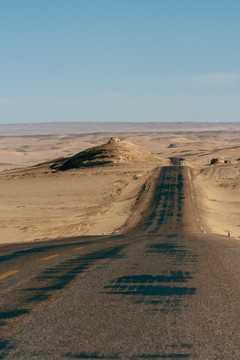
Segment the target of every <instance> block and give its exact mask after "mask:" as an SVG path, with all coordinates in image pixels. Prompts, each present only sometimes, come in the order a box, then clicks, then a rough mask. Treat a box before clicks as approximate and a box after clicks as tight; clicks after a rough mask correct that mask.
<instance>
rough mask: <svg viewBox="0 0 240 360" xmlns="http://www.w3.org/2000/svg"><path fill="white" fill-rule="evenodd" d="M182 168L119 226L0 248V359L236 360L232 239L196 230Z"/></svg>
mask: <svg viewBox="0 0 240 360" xmlns="http://www.w3.org/2000/svg"><path fill="white" fill-rule="evenodd" d="M187 171H188V169H187V168H186V167H184V166H181V167H179V166H170V167H165V168H163V170H162V172H161V174H160V176H159V181H158V184H157V188H156V192H155V196H154V198H153V201H152V203H151V206H150V207H149V209H146V216H145V218H144V219H143V220H142V222H141V223H140V224H138V226H136V228H135V229H134V230H132V231H131V232H129V233H128V234H126V235H118V236H99V237H96V236H95V237H87V236H85V237H76V238H69V239H67V240H64V241H63V240H62V241H61V240H58V241H51V242H50V241H49V242H41V243H27V244H18V245H10V246H2V247H1V248H0V294H1V296H0V306H1V310H0V327H1V330H0V331H1V335H0V338H1V340H0V359H10V360H13V359H24V360H27V359H37V360H40V359H44V360H45V359H124V360H127V359H139V360H140V359H202V360H221V359H222V360H228V359H229V360H240V305H239V304H240V302H239V299H240V282H239V280H240V266H239V264H240V243H239V241H237V240H233V239H228V238H227V237H221V236H216V235H206V234H203V233H201V230H200V228H199V225H198V222H197V218H196V216H195V210H194V205H193V201H192V193H191V186H190V183H189V179H188V174H187Z"/></svg>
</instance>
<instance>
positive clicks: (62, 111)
mask: <svg viewBox="0 0 240 360" xmlns="http://www.w3.org/2000/svg"><path fill="white" fill-rule="evenodd" d="M239 18H240V1H239V0H218V1H215V0H208V1H207V0H201V1H198V0H127V1H126V0H41V1H37V0H21V1H20V0H0V44H1V46H0V49H1V50H0V123H26V122H55V121H214V122H216V121H226V122H227V121H239V120H240V46H239V44H240V26H239Z"/></svg>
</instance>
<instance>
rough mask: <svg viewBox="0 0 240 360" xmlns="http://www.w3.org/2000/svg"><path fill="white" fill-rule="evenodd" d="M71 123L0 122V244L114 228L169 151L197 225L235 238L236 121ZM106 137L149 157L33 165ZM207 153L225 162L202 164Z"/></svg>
mask: <svg viewBox="0 0 240 360" xmlns="http://www.w3.org/2000/svg"><path fill="white" fill-rule="evenodd" d="M76 126H77V125H76V124H73V125H72V126H71V124H68V125H66V124H64V125H63V124H62V125H61V126H58V127H57V125H56V124H44V125H43V126H41V125H36V126H35V128H34V126H33V125H31V126H30V125H25V127H24V126H23V125H22V126H15V127H14V126H13V125H11V126H7V125H6V126H0V131H1V133H0V198H1V206H0V235H1V236H0V243H7V242H18V241H31V240H41V239H46V238H59V237H68V236H77V235H101V234H111V233H113V232H118V231H120V230H121V228H122V226H123V225H124V224H126V222H127V221H128V219H129V218H131V217H132V216H133V213H134V211H136V207H137V205H138V201H139V194H141V192H142V189H143V187H144V184H145V183H146V181H149V179H150V178H151V176H152V174H153V173H154V169H155V168H156V167H157V166H164V165H167V164H168V163H169V157H171V156H173V157H174V156H182V157H184V158H185V159H186V164H188V165H189V166H190V172H189V175H190V176H191V179H192V184H193V193H194V197H193V201H194V203H195V208H196V212H197V216H198V218H199V226H200V227H202V230H203V229H204V230H205V231H207V232H216V233H219V234H222V235H227V232H228V231H231V234H232V236H233V237H235V238H239V239H240V179H239V169H240V160H237V159H239V158H240V123H235V124H184V123H182V124H181V123H180V125H179V124H177V125H176V126H175V129H174V126H173V125H172V124H170V125H169V126H167V124H166V123H165V124H162V126H161V123H157V124H154V123H150V124H147V125H145V127H144V124H136V125H135V127H134V124H117V125H116V124H113V125H111V124H110V125H109V124H104V125H102V126H101V127H99V124H98V125H97V126H98V127H96V126H95V125H94V124H87V125H86V124H85V127H84V126H83V127H80V125H79V127H78V128H77V127H76ZM34 129H35V132H34ZM121 129H124V131H121ZM96 130H97V131H96ZM84 131H85V133H83V132H84ZM112 136H120V137H125V138H127V139H129V140H130V141H131V142H132V143H133V144H136V145H138V146H140V147H143V148H145V149H147V150H149V151H150V152H151V153H152V154H153V155H154V156H155V159H154V160H153V161H146V162H132V163H125V164H123V163H121V164H115V165H110V166H96V167H86V168H80V169H71V170H68V171H64V172H59V171H57V172H56V171H53V170H52V169H50V168H49V164H42V165H41V166H35V165H36V164H38V163H44V162H48V161H51V160H53V159H56V158H61V157H69V156H72V155H74V154H76V153H78V152H80V151H82V150H85V149H86V148H91V147H93V146H96V145H100V144H104V143H106V142H108V140H109V139H110V137H112ZM212 158H218V159H220V158H224V159H225V160H227V161H228V162H227V163H221V162H219V163H216V164H214V165H209V163H210V161H211V159H212ZM226 241H227V237H226Z"/></svg>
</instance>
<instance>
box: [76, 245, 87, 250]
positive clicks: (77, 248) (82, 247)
mask: <svg viewBox="0 0 240 360" xmlns="http://www.w3.org/2000/svg"><path fill="white" fill-rule="evenodd" d="M85 247H86V246H79V247H76V248H74V249H73V250H80V249H84V248H85Z"/></svg>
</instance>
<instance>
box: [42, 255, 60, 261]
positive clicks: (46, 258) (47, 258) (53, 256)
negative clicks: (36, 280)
mask: <svg viewBox="0 0 240 360" xmlns="http://www.w3.org/2000/svg"><path fill="white" fill-rule="evenodd" d="M56 256H59V255H58V254H57V255H50V256H47V257H45V258H41V260H50V259H52V258H55V257H56Z"/></svg>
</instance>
